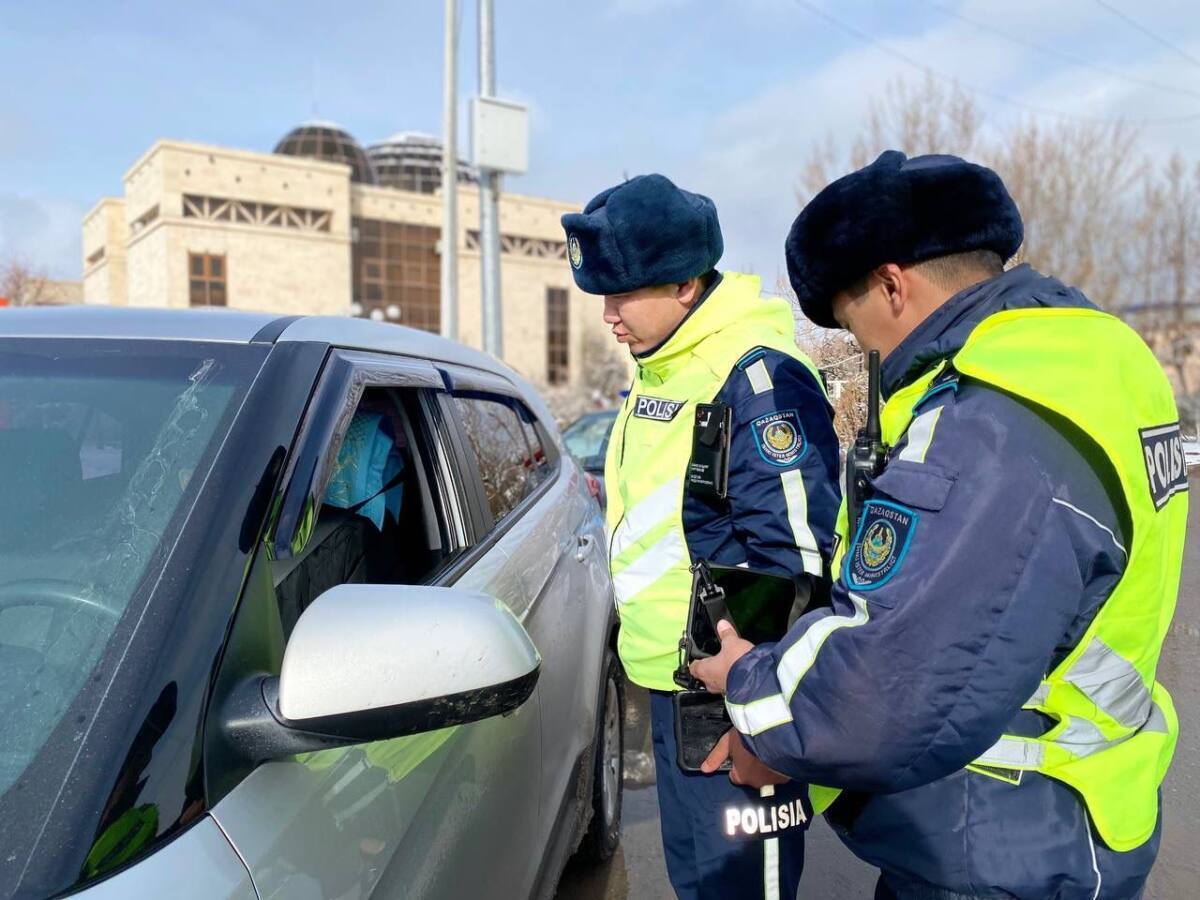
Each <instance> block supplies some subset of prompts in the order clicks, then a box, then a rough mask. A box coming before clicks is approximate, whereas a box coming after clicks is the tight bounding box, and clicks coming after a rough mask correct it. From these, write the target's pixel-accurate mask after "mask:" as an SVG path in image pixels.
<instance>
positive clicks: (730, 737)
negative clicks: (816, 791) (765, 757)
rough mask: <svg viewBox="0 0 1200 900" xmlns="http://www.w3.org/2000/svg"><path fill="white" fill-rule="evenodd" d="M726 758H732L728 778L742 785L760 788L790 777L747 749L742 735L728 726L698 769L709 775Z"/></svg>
mask: <svg viewBox="0 0 1200 900" xmlns="http://www.w3.org/2000/svg"><path fill="white" fill-rule="evenodd" d="M726 759H732V760H733V768H732V769H730V770H729V780H730V781H732V782H733V783H734V784H740V785H742V786H743V787H752V788H761V787H763V786H765V785H768V784H783V783H785V782H787V781H790V779H789V778H788V777H787V776H786V775H781V774H780V773H779V772H776V771H775V770H774V769H772V768H771V767H770V766H768V765H767V764H766V763H764V762H763V761H762V760H760V759H759V758H758V757H757V756H755V755H754V754H753V753H751V752H750V751H749V749H747V747H746V744H745V743H744V742H743V741H742V736H741V735H740V734H738V733H737V730H736V729H734V728H730V729H729V730H728V731H727V732H725V733H724V734H723V735H721V739H720V740H719V741H717V744H716V746H715V747H713V748H712V752H711V753H709V754H708V757H707V758H706V759H705V760H704V762H702V763H701V764H700V771H701V772H704V773H705V774H708V775H711V774H712V773H713V772H715V771H717V769H719V768H721V763H723V762H725V760H726Z"/></svg>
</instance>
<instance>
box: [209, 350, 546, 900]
mask: <svg viewBox="0 0 1200 900" xmlns="http://www.w3.org/2000/svg"><path fill="white" fill-rule="evenodd" d="M373 390H375V391H377V392H379V391H382V394H381V395H380V396H382V397H383V398H384V399H387V398H394V399H396V403H397V408H398V409H401V410H402V411H403V413H404V415H403V422H402V424H401V425H400V426H396V428H395V431H397V432H399V431H403V432H404V434H405V438H406V440H407V441H408V444H407V445H406V449H407V450H408V451H410V452H411V457H410V459H411V463H412V466H413V471H414V478H413V480H412V481H411V482H410V483H409V484H408V485H406V487H405V494H406V496H407V497H408V499H407V500H406V501H405V502H406V503H407V502H409V500H419V503H420V506H419V507H417V509H418V511H419V515H418V517H417V518H416V519H414V520H413V522H412V528H411V529H410V530H409V531H407V532H405V533H406V534H407V535H408V537H409V539H411V540H412V541H420V540H427V541H433V542H440V543H441V544H442V546H441V547H440V548H439V550H438V552H439V553H442V552H443V551H444V556H445V558H444V560H443V562H442V563H441V564H440V565H439V566H438V567H437V568H436V569H435V570H434V571H433V572H432V573H431V574H430V578H429V581H428V583H432V584H441V585H451V584H454V585H462V586H464V587H466V586H470V587H476V588H478V589H480V590H484V591H486V592H488V593H489V594H491V595H492V596H494V597H496V598H497V599H498V600H501V601H502V602H505V603H507V604H509V605H510V606H511V607H513V608H514V609H520V608H525V607H527V606H528V602H529V601H528V595H527V589H526V585H525V583H524V582H523V581H522V579H520V578H519V577H517V576H516V573H515V572H514V570H513V568H512V566H511V565H510V559H511V553H510V551H509V550H508V549H507V548H506V547H505V546H501V543H500V542H499V541H496V540H492V539H491V538H490V536H489V535H488V534H487V532H486V530H483V529H481V528H480V523H479V522H478V521H477V520H476V516H477V512H476V510H475V508H474V505H473V501H472V499H471V498H472V496H473V495H472V491H473V490H474V487H473V486H470V485H466V484H464V482H463V476H462V465H461V460H460V458H459V455H460V453H461V450H460V448H459V447H458V446H457V440H458V438H457V430H456V426H455V425H454V424H453V423H452V422H451V421H448V420H447V418H446V416H445V410H446V407H445V405H444V404H445V399H444V393H445V383H444V381H443V379H442V377H441V375H440V374H439V373H438V372H437V370H436V369H435V368H434V367H433V366H432V365H430V364H429V363H428V362H425V361H418V360H410V359H400V358H393V357H387V356H383V355H377V354H368V353H358V352H341V351H338V352H335V353H334V354H333V357H332V358H331V361H330V363H329V365H328V366H327V370H326V373H325V375H324V376H323V378H322V381H321V384H320V386H319V387H318V390H317V393H316V395H315V397H314V400H313V402H312V404H311V406H310V409H309V411H308V413H307V415H306V420H305V422H304V423H303V425H302V428H301V431H300V435H299V437H298V439H297V443H296V446H295V447H294V448H293V450H292V453H291V454H290V458H289V463H288V465H287V468H286V469H285V476H284V484H283V488H282V492H281V495H280V500H279V501H278V504H277V506H276V513H275V525H274V530H273V533H272V534H271V535H270V536H269V545H268V546H269V548H270V549H271V552H270V553H267V552H263V551H262V550H260V552H259V553H258V554H257V555H256V558H255V563H254V566H253V568H252V570H251V572H250V574H249V577H248V584H247V588H246V594H245V596H244V598H243V602H242V607H241V608H240V609H239V612H238V617H237V622H236V623H235V625H234V631H233V633H232V635H231V638H230V649H229V651H227V661H226V664H223V666H222V672H221V675H220V677H219V684H218V688H217V691H216V695H217V697H218V700H219V698H220V696H221V694H222V692H223V690H226V688H225V687H224V686H226V685H230V684H233V683H235V682H236V680H237V679H238V678H239V677H240V673H239V672H238V670H239V668H240V669H245V670H247V671H254V670H255V669H258V670H260V671H261V670H262V669H264V668H265V669H266V671H268V672H271V673H272V674H278V671H279V669H278V660H279V657H280V656H281V653H282V646H283V643H284V636H283V633H282V632H283V625H282V623H281V619H280V617H279V603H278V597H277V593H278V589H279V585H280V584H282V583H283V582H282V581H280V572H281V570H283V569H286V567H287V566H288V565H289V564H290V561H291V562H294V560H295V559H296V558H297V557H298V555H301V554H303V553H305V552H306V551H307V549H308V547H307V543H308V542H310V541H311V540H312V539H313V538H314V536H316V535H317V534H318V532H319V530H320V528H321V518H322V514H321V512H318V510H320V511H322V512H323V511H324V510H325V506H326V505H327V504H326V505H323V504H322V498H323V497H325V496H326V494H325V491H326V487H325V485H326V484H327V483H328V481H329V473H330V472H331V471H332V470H333V469H334V467H335V462H337V463H340V462H341V459H340V455H339V454H340V452H341V447H342V444H343V443H344V439H345V437H346V435H347V432H348V430H349V429H351V428H352V427H354V426H353V423H355V422H357V421H360V420H359V417H358V413H359V412H361V408H360V402H364V403H365V399H364V398H365V397H366V395H367V394H369V393H371V392H372V391H373ZM401 549H403V548H401ZM283 577H284V578H285V579H286V578H291V577H292V573H291V572H289V573H288V574H286V575H284V576H283ZM396 601H397V614H398V615H403V588H402V587H398V588H397V595H396ZM428 639H429V637H428V636H425V635H420V634H414V635H412V640H413V641H420V640H428ZM256 643H257V644H263V645H267V646H272V645H273V647H274V649H273V650H271V651H269V652H266V653H265V654H264V652H263V651H262V650H261V649H260V650H258V651H257V653H256V651H255V645H256ZM396 652H398V653H402V652H404V648H403V647H402V646H399V647H397V648H396ZM264 658H266V659H267V660H268V661H267V662H266V663H264V662H263V660H264ZM218 708H219V703H218ZM540 739H541V719H540V716H539V711H538V698H537V694H536V692H535V694H534V696H533V697H531V698H530V699H529V700H528V701H527V702H526V703H525V704H524V705H523V706H522V707H520V708H519V709H518V710H516V712H514V713H512V714H510V715H507V716H503V717H496V718H492V719H487V720H484V721H482V722H478V723H475V724H471V725H465V726H461V727H456V728H449V729H443V730H440V731H436V732H432V733H428V734H418V735H413V736H411V737H406V738H400V739H397V740H391V741H380V742H375V743H370V744H365V745H360V746H354V747H349V748H340V749H334V750H326V751H320V752H316V753H308V754H301V755H298V756H296V757H293V758H290V759H287V760H282V761H276V762H269V763H266V764H263V765H260V766H258V767H257V768H254V769H253V770H252V771H249V772H244V773H241V772H238V770H237V763H236V761H232V760H225V761H224V763H222V761H221V759H220V754H219V753H216V752H214V754H213V759H214V761H213V769H210V781H211V783H212V784H213V785H216V786H217V787H216V789H217V790H219V791H220V792H221V793H222V794H223V796H222V797H221V799H220V800H219V802H217V803H216V805H215V806H214V808H213V811H212V814H213V817H214V818H215V819H216V821H217V822H218V824H219V825H220V826H221V828H222V829H223V830H224V832H225V834H226V835H227V836H228V837H229V840H230V842H231V843H232V844H233V845H234V846H235V847H236V848H237V850H238V852H239V854H240V855H241V857H242V859H243V860H245V862H246V865H247V867H248V868H249V870H250V872H251V874H252V877H253V879H254V883H255V887H256V889H257V890H258V892H259V895H260V896H262V897H287V898H293V897H298V898H304V897H314V898H316V897H381V898H383V897H387V898H392V897H405V898H452V897H464V896H499V897H525V896H528V894H529V892H530V890H531V889H532V885H533V882H534V879H535V878H536V874H537V865H538V858H539V854H538V847H537V840H538V835H539V834H540V828H539V809H538V805H539V796H540V788H541V784H540V774H541V773H540ZM222 765H223V766H224V769H222Z"/></svg>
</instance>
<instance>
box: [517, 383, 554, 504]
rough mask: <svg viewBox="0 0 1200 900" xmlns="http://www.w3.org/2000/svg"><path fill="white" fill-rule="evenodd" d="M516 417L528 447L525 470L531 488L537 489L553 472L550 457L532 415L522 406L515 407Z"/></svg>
mask: <svg viewBox="0 0 1200 900" xmlns="http://www.w3.org/2000/svg"><path fill="white" fill-rule="evenodd" d="M515 408H516V412H517V417H518V418H519V419H520V420H521V426H522V428H523V429H524V431H525V442H526V443H527V444H528V445H529V458H528V459H527V460H526V463H525V468H526V470H527V472H528V473H529V479H530V481H531V487H530V489H531V490H532V489H533V488H535V487H537V486H538V485H539V484H541V483H542V482H543V481H545V480H546V479H547V478H549V477H550V475H551V474H552V473H553V471H554V466H553V464H552V460H551V455H550V453H549V452H547V449H546V443H545V442H544V441H543V440H542V435H541V433H540V432H539V431H538V428H537V424H536V420H535V419H534V417H533V414H532V413H530V412H529V410H528V409H526V408H525V407H524V406H522V405H520V404H517V405H516V407H515Z"/></svg>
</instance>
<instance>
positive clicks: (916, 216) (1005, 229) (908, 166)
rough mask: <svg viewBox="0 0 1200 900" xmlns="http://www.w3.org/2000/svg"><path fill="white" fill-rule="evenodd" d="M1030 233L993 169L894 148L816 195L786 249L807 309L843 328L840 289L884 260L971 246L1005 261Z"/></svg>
mask: <svg viewBox="0 0 1200 900" xmlns="http://www.w3.org/2000/svg"><path fill="white" fill-rule="evenodd" d="M1024 234H1025V229H1024V226H1023V225H1022V224H1021V213H1020V212H1019V211H1018V210H1017V205H1016V203H1014V202H1013V199H1012V197H1010V196H1009V193H1008V189H1007V188H1005V187H1004V182H1003V181H1001V180H1000V176H999V175H997V174H996V173H995V172H993V171H992V170H991V169H989V168H986V167H985V166H979V165H975V164H974V163H969V162H967V161H966V160H963V159H959V158H958V157H957V156H943V155H934V156H914V157H913V158H912V159H908V158H907V157H906V156H905V155H904V154H903V153H901V152H900V151H898V150H887V151H885V152H884V153H882V154H881V155H880V157H879V158H878V159H877V160H875V162H873V163H871V164H870V165H869V166H867V167H866V168H863V169H859V170H858V171H857V172H851V173H850V174H849V175H845V176H843V177H842V178H839V179H838V180H837V181H834V182H833V183H832V184H830V185H828V186H827V187H826V188H824V190H822V191H821V192H820V193H819V194H817V196H815V197H814V198H813V199H812V200H811V201H810V202H809V204H808V205H807V206H806V207H804V209H803V210H802V211H801V213H800V215H799V216H797V217H796V221H795V222H793V223H792V229H791V231H790V232H789V233H788V236H787V241H786V243H785V244H784V252H785V253H786V255H787V266H788V277H789V278H790V280H791V282H792V287H793V289H795V291H796V296H797V298H798V299H799V301H800V308H801V309H802V310H803V311H804V314H805V315H806V316H808V318H810V319H811V320H812V321H813V322H815V323H816V324H817V325H821V326H823V327H825V328H837V327H838V324H837V321H836V320H835V319H834V318H833V297H834V295H835V294H836V293H837V292H838V291H840V290H843V289H844V288H846V287H848V286H849V285H851V284H853V283H854V282H855V281H856V280H857V279H859V278H861V277H862V276H864V275H866V274H867V273H868V272H870V271H871V270H872V269H874V268H875V267H876V266H881V265H883V264H884V263H897V264H899V265H904V264H907V263H915V262H921V261H922V260H926V259H932V258H934V257H937V256H948V255H950V254H953V253H965V252H967V251H968V250H993V251H995V252H996V253H997V254H999V256H1000V257H1001V259H1003V260H1005V261H1007V260H1008V259H1009V258H1010V257H1011V256H1012V255H1013V254H1014V253H1016V252H1017V248H1018V247H1020V246H1021V241H1022V239H1023V238H1024Z"/></svg>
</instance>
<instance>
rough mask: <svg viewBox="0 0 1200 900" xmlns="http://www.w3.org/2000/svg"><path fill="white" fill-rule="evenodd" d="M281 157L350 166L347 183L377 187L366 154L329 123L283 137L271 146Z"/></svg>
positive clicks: (314, 124) (300, 128) (308, 126)
mask: <svg viewBox="0 0 1200 900" xmlns="http://www.w3.org/2000/svg"><path fill="white" fill-rule="evenodd" d="M275 152H276V153H281V154H283V155H284V156H307V157H309V158H311V159H321V160H325V161H326V162H339V163H345V164H346V165H348V166H350V180H351V181H357V182H358V183H360V184H378V181H377V180H376V178H375V170H374V168H373V167H372V166H371V160H370V159H369V158H368V157H367V154H366V152H365V151H364V150H363V148H362V147H360V146H359V144H358V141H356V140H355V139H354V138H353V137H352V136H351V135H350V133H349V132H348V131H346V130H345V129H343V128H339V127H338V126H337V125H335V124H333V123H332V122H305V123H304V124H303V125H300V126H297V127H296V128H293V129H292V130H291V131H289V132H288V133H287V134H285V135H284V136H283V137H282V138H281V139H280V141H279V143H278V144H276V145H275Z"/></svg>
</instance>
